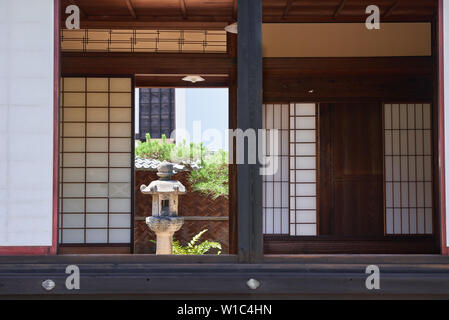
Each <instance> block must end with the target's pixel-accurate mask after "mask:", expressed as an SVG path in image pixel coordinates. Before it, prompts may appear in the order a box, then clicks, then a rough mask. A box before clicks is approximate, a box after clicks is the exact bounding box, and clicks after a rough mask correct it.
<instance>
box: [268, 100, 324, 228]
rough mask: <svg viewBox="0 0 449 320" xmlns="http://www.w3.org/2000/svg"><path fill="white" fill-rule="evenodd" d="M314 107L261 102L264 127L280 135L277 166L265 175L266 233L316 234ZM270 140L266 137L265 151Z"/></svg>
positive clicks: (315, 134)
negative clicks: (273, 171)
mask: <svg viewBox="0 0 449 320" xmlns="http://www.w3.org/2000/svg"><path fill="white" fill-rule="evenodd" d="M316 109H317V107H316V105H315V104H275V105H272V104H267V105H264V106H263V124H264V128H265V129H267V130H268V133H269V131H270V130H272V129H277V130H279V139H280V141H279V146H280V148H279V170H278V171H277V173H276V174H274V175H273V176H265V177H264V184H263V215H264V221H263V222H264V233H265V234H280V235H282V234H283V235H292V236H314V235H316V234H317V185H316V181H317V165H316V163H317V128H316V120H317V117H316V113H317V110H316ZM268 133H267V137H269V135H268ZM269 143H270V140H269V139H268V138H267V148H266V149H267V150H266V151H267V153H268V152H269V150H270V148H269Z"/></svg>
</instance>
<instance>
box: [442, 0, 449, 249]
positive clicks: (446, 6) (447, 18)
mask: <svg viewBox="0 0 449 320" xmlns="http://www.w3.org/2000/svg"><path fill="white" fill-rule="evenodd" d="M443 13H444V19H443V22H444V41H443V43H444V131H445V134H444V136H445V150H446V155H445V158H446V164H445V168H446V246H449V1H448V0H444V1H443Z"/></svg>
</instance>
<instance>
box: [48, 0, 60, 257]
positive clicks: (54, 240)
mask: <svg viewBox="0 0 449 320" xmlns="http://www.w3.org/2000/svg"><path fill="white" fill-rule="evenodd" d="M59 6H60V0H54V61H55V62H54V89H53V90H54V91H53V97H54V100H53V103H54V105H53V107H54V110H53V229H52V230H53V238H52V247H51V249H50V252H49V253H50V254H52V255H55V254H56V253H57V250H58V192H59V79H60V50H59V49H60V48H59V46H60V41H59V23H60V10H59Z"/></svg>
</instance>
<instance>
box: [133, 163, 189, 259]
mask: <svg viewBox="0 0 449 320" xmlns="http://www.w3.org/2000/svg"><path fill="white" fill-rule="evenodd" d="M157 175H158V176H159V178H160V179H159V180H156V181H153V182H151V183H150V185H149V186H145V185H142V186H141V187H140V191H141V192H142V193H143V194H151V195H153V207H152V214H153V215H152V216H151V217H147V219H146V223H147V225H148V227H149V228H150V229H151V231H153V232H154V233H155V234H156V243H157V245H156V254H172V249H173V243H172V241H173V234H174V233H175V232H176V231H178V230H179V229H181V227H182V225H183V224H184V218H182V217H179V216H178V195H180V194H185V193H186V188H185V187H184V186H183V185H182V184H181V182H179V181H176V180H171V177H172V176H173V175H174V171H173V165H172V164H171V163H168V162H166V161H164V162H163V163H161V164H160V165H159V167H158V172H157Z"/></svg>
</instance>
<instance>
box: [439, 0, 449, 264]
mask: <svg viewBox="0 0 449 320" xmlns="http://www.w3.org/2000/svg"><path fill="white" fill-rule="evenodd" d="M443 19H444V17H443V0H439V1H438V78H439V115H440V117H439V131H440V132H439V135H440V141H439V148H440V152H439V154H440V159H439V162H440V216H441V252H442V254H443V255H448V253H449V250H448V243H446V180H445V178H446V168H445V167H446V162H445V158H446V157H445V135H444V134H445V132H444V24H443Z"/></svg>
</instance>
